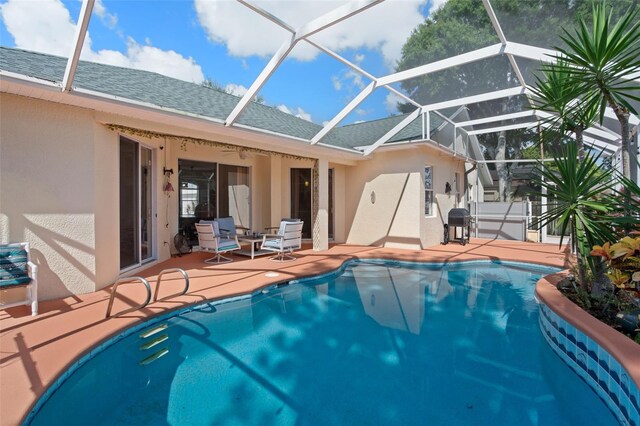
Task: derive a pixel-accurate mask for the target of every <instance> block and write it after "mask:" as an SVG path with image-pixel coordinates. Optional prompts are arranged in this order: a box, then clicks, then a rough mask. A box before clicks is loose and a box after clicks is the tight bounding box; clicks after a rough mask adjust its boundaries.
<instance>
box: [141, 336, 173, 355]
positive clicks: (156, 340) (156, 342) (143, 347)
mask: <svg viewBox="0 0 640 426" xmlns="http://www.w3.org/2000/svg"><path fill="white" fill-rule="evenodd" d="M167 339H169V335H168V334H166V333H165V334H161V335H159V336H158V337H156V338H154V339H151V340H149V341H148V342H145V343H143V344H141V345H140V350H141V351H146V350H148V349H151V348H152V347H154V346H156V345H159V344H160V343H162V342H164V341H165V340H167Z"/></svg>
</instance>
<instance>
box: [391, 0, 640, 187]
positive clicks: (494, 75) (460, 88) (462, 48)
mask: <svg viewBox="0 0 640 426" xmlns="http://www.w3.org/2000/svg"><path fill="white" fill-rule="evenodd" d="M635 1H637V0H617V2H618V3H619V4H624V5H631V4H633V2H635ZM592 4H593V0H527V1H513V0H492V5H493V8H494V10H495V11H496V13H497V14H498V16H499V18H505V19H503V20H502V19H501V23H502V24H503V29H504V30H505V32H506V36H507V39H509V40H512V41H518V42H524V43H527V44H532V45H536V46H541V47H550V46H553V45H555V44H557V42H558V40H559V35H560V34H561V28H563V27H564V28H570V27H572V26H574V23H575V21H576V17H577V16H580V17H583V16H586V15H587V14H588V13H589V9H590V7H591V5H592ZM507 18H508V19H507ZM505 21H509V22H508V24H509V25H508V27H509V28H505V27H506V26H507V25H505ZM498 42H499V39H498V37H497V35H496V33H495V30H494V29H493V26H492V25H491V22H490V20H489V17H488V15H487V12H486V10H485V8H484V6H483V4H482V2H481V1H480V0H449V1H448V2H446V3H445V4H444V5H443V6H442V7H441V8H440V9H438V10H437V11H436V12H434V13H433V14H432V16H430V17H429V18H428V19H427V20H426V21H425V22H423V23H422V24H420V25H419V26H418V27H416V29H415V30H414V31H413V33H412V34H411V36H410V37H409V39H407V41H406V43H405V45H404V46H403V48H402V57H401V59H400V60H399V61H398V64H397V67H396V70H397V71H403V70H406V69H410V68H414V67H416V66H419V65H423V64H426V63H429V62H433V61H437V60H440V59H444V58H446V57H449V56H453V55H458V54H461V53H465V52H469V51H471V50H474V49H478V48H481V47H486V46H489V45H491V44H495V43H498ZM520 65H521V69H522V71H523V73H524V74H525V76H526V75H528V74H529V73H533V72H535V71H536V70H537V68H538V66H539V64H537V63H529V62H526V61H522V62H520ZM520 83H521V82H519V81H517V78H516V77H515V73H514V71H513V70H512V68H511V65H510V64H509V61H508V60H507V58H506V57H496V58H491V59H486V60H480V61H476V62H473V63H470V64H466V65H462V66H458V67H455V68H452V69H448V70H445V71H440V72H437V73H433V74H429V75H425V76H421V77H418V78H413V79H410V80H405V81H403V82H402V87H403V89H404V90H405V91H406V92H407V93H409V94H410V95H411V96H412V97H413V98H414V100H416V101H417V102H419V103H421V104H423V105H426V104H429V103H434V102H438V101H441V100H445V99H453V98H456V97H463V96H468V95H472V94H477V93H484V92H489V91H493V90H499V89H505V88H508V87H513V86H517V85H519V84H520ZM398 107H399V110H400V111H402V112H407V111H409V110H411V109H413V108H414V107H413V106H412V105H409V104H399V105H398ZM526 108H529V103H528V100H527V99H526V98H525V97H524V96H515V97H510V98H506V99H498V100H495V101H489V102H483V103H482V104H475V105H468V109H469V115H470V116H471V118H479V117H487V116H490V115H496V114H505V113H509V112H515V111H520V110H523V109H526ZM502 124H509V123H508V122H503V123H502ZM495 125H497V124H496V123H493V124H492V126H495ZM478 139H479V141H480V143H481V144H483V146H484V147H485V153H487V154H488V155H490V157H489V158H490V159H501V158H503V157H504V158H509V157H508V153H509V151H511V152H514V153H517V152H518V151H519V150H521V149H522V148H523V147H526V146H527V145H528V144H529V143H530V141H531V140H532V139H533V137H532V135H531V133H530V132H501V133H499V134H495V133H494V134H488V135H479V137H478ZM492 154H493V156H492ZM496 169H497V171H498V175H499V179H500V180H499V187H500V188H503V189H504V191H502V190H501V191H500V192H501V193H502V194H503V195H502V197H503V199H504V197H506V194H508V193H509V191H508V190H506V188H508V176H509V165H508V163H497V164H496Z"/></svg>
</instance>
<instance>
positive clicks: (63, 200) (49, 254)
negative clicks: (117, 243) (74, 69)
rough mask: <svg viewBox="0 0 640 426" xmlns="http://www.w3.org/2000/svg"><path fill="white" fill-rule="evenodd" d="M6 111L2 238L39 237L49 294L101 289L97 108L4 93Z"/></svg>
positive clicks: (36, 245) (0, 151) (1, 151)
mask: <svg viewBox="0 0 640 426" xmlns="http://www.w3.org/2000/svg"><path fill="white" fill-rule="evenodd" d="M0 116H1V117H2V126H0V176H1V186H0V215H2V217H3V220H2V229H1V230H0V238H1V240H2V242H20V241H29V242H30V243H31V248H32V257H33V259H34V261H35V262H36V264H38V266H39V279H40V283H41V286H40V289H39V293H40V298H41V299H48V298H52V297H62V296H68V295H71V294H75V293H85V292H89V291H93V290H95V282H96V279H97V278H98V277H97V268H96V262H95V258H96V257H95V253H96V233H95V228H96V215H95V212H96V199H97V197H96V194H95V187H96V173H95V170H96V155H97V154H98V153H97V152H96V145H95V144H94V135H95V132H94V121H93V119H92V112H91V111H88V110H82V109H79V108H73V107H67V106H63V105H54V104H51V103H48V102H43V101H34V100H30V99H27V98H23V97H19V96H14V95H6V94H1V95H0ZM36 123H37V125H36Z"/></svg>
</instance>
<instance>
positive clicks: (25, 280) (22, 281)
mask: <svg viewBox="0 0 640 426" xmlns="http://www.w3.org/2000/svg"><path fill="white" fill-rule="evenodd" d="M30 282H31V278H29V277H18V278H12V279H9V280H0V288H8V287H13V286H21V285H26V284H29V283H30Z"/></svg>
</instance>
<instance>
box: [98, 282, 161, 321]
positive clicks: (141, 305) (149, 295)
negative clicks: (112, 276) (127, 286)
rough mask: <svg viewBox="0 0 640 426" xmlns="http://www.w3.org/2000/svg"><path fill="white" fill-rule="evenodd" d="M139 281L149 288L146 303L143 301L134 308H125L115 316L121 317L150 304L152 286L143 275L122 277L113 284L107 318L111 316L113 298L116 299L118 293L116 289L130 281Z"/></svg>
mask: <svg viewBox="0 0 640 426" xmlns="http://www.w3.org/2000/svg"><path fill="white" fill-rule="evenodd" d="M137 281H140V282H142V284H144V286H145V288H146V289H147V298H146V300H145V301H144V303H142V304H140V305H138V306H134V307H132V308H129V309H125V310H124V311H121V312H118V313H117V314H115V315H114V317H119V316H120V315H124V314H128V313H129V312H133V311H137V310H138V309H142V308H144V307H145V306H147V305H148V304H149V301H150V300H151V286H150V285H149V281H147V280H146V279H144V278H142V277H128V278H120V279H119V280H118V281H116V282H115V284H114V285H113V290H112V291H111V296H110V297H109V306H108V307H107V315H106V316H105V318H109V316H111V308H112V307H113V299H114V297H115V295H116V290H117V289H118V286H119V285H120V284H124V283H129V282H137Z"/></svg>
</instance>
